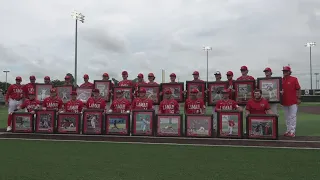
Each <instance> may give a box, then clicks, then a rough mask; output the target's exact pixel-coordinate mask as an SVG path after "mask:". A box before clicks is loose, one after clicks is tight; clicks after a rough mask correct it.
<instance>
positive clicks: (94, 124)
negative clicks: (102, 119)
mask: <svg viewBox="0 0 320 180" xmlns="http://www.w3.org/2000/svg"><path fill="white" fill-rule="evenodd" d="M96 121H97V117H96V116H92V117H91V118H90V123H91V127H92V128H93V129H95V128H96Z"/></svg>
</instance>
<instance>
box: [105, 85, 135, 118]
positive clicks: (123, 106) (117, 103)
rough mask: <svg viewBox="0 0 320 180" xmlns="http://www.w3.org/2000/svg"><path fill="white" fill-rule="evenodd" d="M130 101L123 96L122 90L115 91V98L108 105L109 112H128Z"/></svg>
mask: <svg viewBox="0 0 320 180" xmlns="http://www.w3.org/2000/svg"><path fill="white" fill-rule="evenodd" d="M130 108H131V103H130V102H129V101H128V100H127V99H126V98H124V92H123V91H122V90H117V91H116V99H115V100H114V101H112V104H111V105H110V109H109V113H112V112H115V113H130Z"/></svg>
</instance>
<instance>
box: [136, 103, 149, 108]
mask: <svg viewBox="0 0 320 180" xmlns="http://www.w3.org/2000/svg"><path fill="white" fill-rule="evenodd" d="M137 107H143V108H146V107H148V103H145V102H139V103H137Z"/></svg>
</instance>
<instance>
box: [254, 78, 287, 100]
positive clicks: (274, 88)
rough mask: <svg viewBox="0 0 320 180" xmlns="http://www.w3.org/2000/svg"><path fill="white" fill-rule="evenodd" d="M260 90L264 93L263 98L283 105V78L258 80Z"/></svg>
mask: <svg viewBox="0 0 320 180" xmlns="http://www.w3.org/2000/svg"><path fill="white" fill-rule="evenodd" d="M257 81H258V89H260V90H261V91H262V97H264V98H265V99H267V100H269V102H270V103H281V102H282V94H281V93H280V91H281V90H282V77H271V78H258V79H257Z"/></svg>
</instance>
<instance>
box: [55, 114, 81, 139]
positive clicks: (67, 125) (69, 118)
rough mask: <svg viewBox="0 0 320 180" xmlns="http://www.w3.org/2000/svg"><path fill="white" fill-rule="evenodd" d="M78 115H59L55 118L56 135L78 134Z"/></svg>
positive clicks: (79, 118)
mask: <svg viewBox="0 0 320 180" xmlns="http://www.w3.org/2000/svg"><path fill="white" fill-rule="evenodd" d="M80 124H81V114H80V113H59V114H58V118H57V133H59V134H80Z"/></svg>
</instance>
